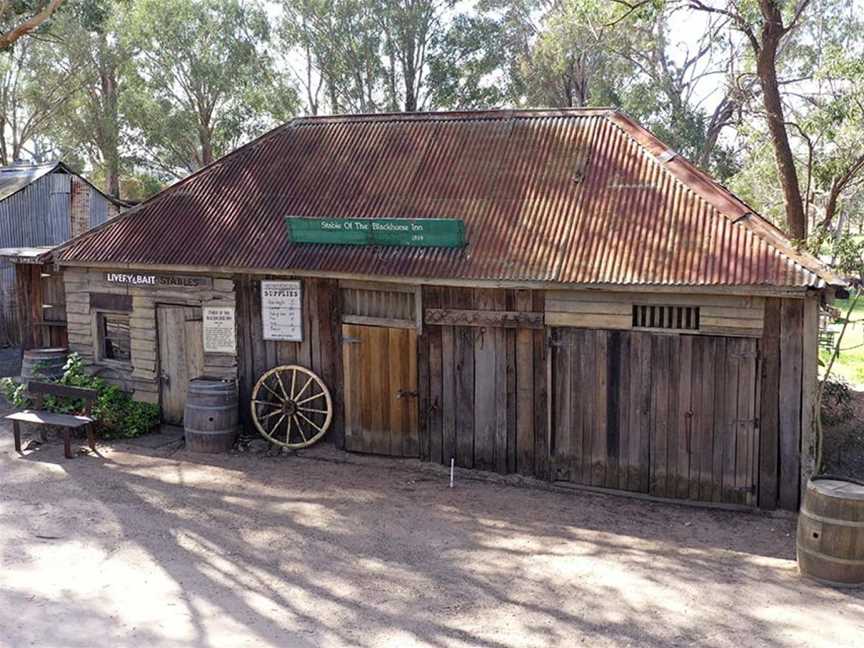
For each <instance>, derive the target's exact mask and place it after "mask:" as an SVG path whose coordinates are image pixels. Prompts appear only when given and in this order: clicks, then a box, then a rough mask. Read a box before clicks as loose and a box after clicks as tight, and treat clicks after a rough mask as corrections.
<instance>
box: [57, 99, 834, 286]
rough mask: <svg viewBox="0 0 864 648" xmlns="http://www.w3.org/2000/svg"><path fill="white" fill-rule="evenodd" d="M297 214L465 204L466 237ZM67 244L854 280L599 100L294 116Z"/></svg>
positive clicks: (196, 258) (431, 211) (103, 255)
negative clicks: (307, 230) (582, 105)
mask: <svg viewBox="0 0 864 648" xmlns="http://www.w3.org/2000/svg"><path fill="white" fill-rule="evenodd" d="M286 216H306V217H327V218H338V217H355V218H367V217H405V218H409V217H410V218H461V219H464V221H465V224H466V230H467V238H468V241H469V244H468V246H467V247H466V248H464V249H456V250H454V249H429V248H401V247H400V248H377V247H376V248H368V247H355V246H336V245H320V244H294V243H291V242H290V241H289V240H288V237H287V228H286V226H285V222H284V218H285V217H286ZM57 259H58V260H59V261H60V262H61V263H75V264H100V265H101V264H113V265H127V264H128V265H163V266H164V265H172V266H177V265H182V266H191V267H198V268H203V267H219V268H236V269H256V270H292V271H298V272H304V271H305V272H312V271H314V272H325V273H334V274H358V275H359V274H362V275H377V276H401V277H411V278H427V279H476V280H505V281H520V282H522V281H542V282H556V283H562V284H571V285H572V284H578V285H610V284H619V285H681V286H685V285H686V286H724V285H726V286H754V287H756V286H759V287H807V286H822V285H825V283H826V282H828V283H842V282H840V281H839V280H837V279H836V278H835V277H833V276H832V275H830V273H829V272H828V271H827V270H825V269H824V268H823V267H822V266H821V265H820V264H819V262H818V261H817V260H816V259H815V258H813V257H811V256H809V255H806V254H801V253H798V252H797V251H796V250H795V249H794V248H793V246H792V245H791V244H790V243H789V241H788V240H786V239H785V238H784V237H783V236H782V234H781V233H780V232H779V230H777V229H776V228H774V227H773V226H772V225H770V224H769V223H768V222H767V221H765V220H764V219H762V218H760V217H759V216H757V215H755V214H753V212H752V210H751V209H750V208H749V207H748V206H747V205H746V204H744V203H743V202H742V201H740V200H739V199H737V198H736V197H735V196H734V195H732V194H731V193H730V192H729V191H727V190H726V189H724V188H723V187H721V186H720V185H718V184H717V183H715V182H713V181H712V180H711V179H710V178H709V177H708V176H707V175H705V174H704V173H703V172H701V171H700V170H698V169H697V168H695V167H694V166H693V165H691V164H690V163H689V162H687V161H686V160H683V159H682V158H681V157H680V156H676V155H674V153H673V152H671V151H668V150H667V148H666V147H665V146H664V145H663V144H662V143H661V142H660V141H659V140H657V139H656V138H655V137H654V136H653V135H651V134H650V133H649V132H648V131H646V130H645V129H643V128H641V127H640V126H639V125H637V124H636V123H635V122H633V121H632V120H631V119H630V118H628V117H626V116H625V115H622V114H621V113H618V112H615V111H610V110H599V109H579V110H555V111H506V110H498V111H484V112H463V113H425V114H388V115H361V116H344V117H319V118H301V119H295V120H293V121H292V122H290V123H288V124H285V125H284V126H281V127H279V128H277V129H275V130H273V131H271V132H270V133H268V134H266V135H264V136H263V137H261V138H259V139H257V140H255V141H254V142H251V143H250V144H248V145H246V146H244V147H241V148H240V149H238V150H237V151H235V152H233V153H232V154H230V155H228V156H226V157H224V158H222V159H221V160H218V161H216V162H215V163H214V164H212V165H210V166H208V167H206V168H205V169H202V170H201V171H199V172H197V173H196V174H193V175H192V176H190V177H188V178H186V179H185V180H183V181H181V182H179V183H177V184H175V185H174V186H172V187H170V188H168V189H166V190H165V191H163V192H161V193H160V194H158V195H156V196H155V197H153V198H151V199H150V200H148V201H146V202H145V203H142V204H141V205H139V206H138V207H136V208H134V209H132V210H131V211H130V212H128V213H127V214H126V215H124V216H123V217H120V218H117V219H115V220H114V221H112V222H110V223H108V224H106V225H105V226H102V227H100V228H97V229H95V230H93V231H91V232H88V233H87V234H84V235H82V236H81V237H79V238H77V239H74V240H73V241H71V242H70V243H68V244H66V245H64V246H63V247H61V248H59V249H58V253H57Z"/></svg>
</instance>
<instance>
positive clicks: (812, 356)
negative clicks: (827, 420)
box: [799, 293, 819, 497]
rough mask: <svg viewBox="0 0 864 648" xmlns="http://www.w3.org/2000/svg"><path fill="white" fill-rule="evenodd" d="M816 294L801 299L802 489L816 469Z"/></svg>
mask: <svg viewBox="0 0 864 648" xmlns="http://www.w3.org/2000/svg"><path fill="white" fill-rule="evenodd" d="M818 299H819V297H818V295H817V294H815V293H808V295H807V296H806V297H805V299H804V313H803V318H804V320H803V322H802V327H803V330H802V354H803V356H802V365H801V381H802V382H801V482H800V483H801V486H800V488H801V493H800V495H799V497H803V495H804V489H805V488H806V487H807V482H808V481H809V480H810V478H811V477H812V476H813V474H814V473H815V472H816V468H817V466H816V451H817V448H816V446H817V443H818V439H817V438H816V417H817V416H819V412H817V411H816V405H817V403H816V389H817V382H818V378H819V377H818V371H819V301H818Z"/></svg>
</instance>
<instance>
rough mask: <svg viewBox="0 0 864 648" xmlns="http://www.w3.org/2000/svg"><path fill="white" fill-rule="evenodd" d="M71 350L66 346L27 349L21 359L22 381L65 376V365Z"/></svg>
mask: <svg viewBox="0 0 864 648" xmlns="http://www.w3.org/2000/svg"><path fill="white" fill-rule="evenodd" d="M68 355H69V350H68V349H65V348H61V347H58V348H53V349H27V350H26V351H25V352H24V357H23V358H22V359H21V382H25V383H26V382H28V381H29V380H31V379H33V380H58V379H59V378H62V377H63V365H65V364H66V357H67V356H68Z"/></svg>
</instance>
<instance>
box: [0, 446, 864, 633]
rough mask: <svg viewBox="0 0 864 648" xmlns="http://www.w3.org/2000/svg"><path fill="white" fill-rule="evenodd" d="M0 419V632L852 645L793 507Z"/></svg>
mask: <svg viewBox="0 0 864 648" xmlns="http://www.w3.org/2000/svg"><path fill="white" fill-rule="evenodd" d="M10 437H11V434H9V433H8V431H7V432H6V433H4V434H2V435H0V489H2V491H0V493H2V495H0V645H2V646H4V647H6V646H9V647H14V648H20V647H23V646H38V647H39V648H51V647H58V648H76V647H81V648H84V647H86V648H101V647H111V648H114V647H120V646H122V647H135V646H143V647H146V648H159V647H163V646H164V647H169V646H170V647H172V648H177V647H180V648H184V647H190V648H191V647H196V648H203V647H205V646H206V647H210V646H230V647H235V646H241V647H242V646H250V647H252V646H255V647H261V646H268V647H269V646H273V647H276V646H278V647H280V648H281V647H293V646H299V647H305V646H360V647H376V646H393V647H399V648H403V647H410V646H480V647H485V648H504V647H506V646H538V647H541V646H542V647H544V648H545V647H549V646H578V645H585V646H591V647H592V648H593V647H597V646H638V647H640V648H642V647H653V646H656V647H660V646H663V647H666V646H692V645H699V646H735V647H739V646H826V647H827V646H831V647H836V646H844V647H845V646H849V647H851V646H855V645H856V644H857V645H859V646H860V645H864V639H862V637H864V592H850V591H839V590H832V589H827V588H823V587H820V586H818V585H814V584H812V583H810V582H807V581H803V580H802V579H801V578H799V576H798V574H797V572H796V568H795V562H794V521H793V520H791V519H789V518H778V517H769V516H765V515H756V514H742V513H729V512H721V511H708V510H703V509H693V508H686V507H680V506H673V505H665V504H656V503H645V502H639V501H634V500H629V499H622V498H615V497H609V496H598V495H588V494H577V493H567V492H556V491H550V490H542V489H537V488H525V487H518V486H513V485H508V484H502V483H490V482H485V481H476V480H466V479H457V483H456V488H454V489H452V490H451V489H449V488H447V487H446V486H447V482H446V474H445V473H444V472H442V471H441V470H438V469H430V468H429V467H423V468H421V464H419V463H417V462H413V461H382V460H374V459H364V458H351V459H350V462H349V463H345V462H344V459H345V457H346V456H345V455H342V454H340V453H336V452H335V451H333V450H330V451H326V450H318V451H317V452H316V453H312V454H306V455H304V456H302V457H268V456H265V455H254V454H243V455H226V456H215V457H210V456H201V455H192V454H189V453H186V452H185V451H179V452H174V453H171V452H168V451H167V450H164V449H162V450H158V449H157V450H152V449H149V450H148V449H145V448H141V447H129V446H125V447H124V446H119V445H118V446H115V447H114V448H103V450H102V453H101V454H102V456H101V457H96V456H82V457H78V458H76V459H75V460H71V461H67V460H64V459H63V458H62V448H61V446H60V445H59V444H57V443H49V444H48V445H47V446H43V447H42V448H40V449H38V450H36V451H34V452H32V453H31V454H29V455H28V456H27V458H26V459H19V458H17V457H16V455H15V454H14V452H13V451H12V443H11V438H10Z"/></svg>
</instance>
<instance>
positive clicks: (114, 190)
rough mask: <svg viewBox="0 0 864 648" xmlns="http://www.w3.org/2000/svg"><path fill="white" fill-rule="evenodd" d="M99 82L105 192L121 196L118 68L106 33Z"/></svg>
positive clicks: (101, 42)
mask: <svg viewBox="0 0 864 648" xmlns="http://www.w3.org/2000/svg"><path fill="white" fill-rule="evenodd" d="M100 48H101V50H102V51H101V52H100V57H99V59H100V60H99V62H100V70H99V83H100V86H101V87H100V90H101V95H102V115H101V121H102V124H101V128H100V129H99V130H100V131H101V133H102V137H101V138H100V139H101V142H100V144H101V146H100V149H101V150H100V153H101V155H102V161H103V163H104V165H105V193H107V194H108V195H109V196H114V197H115V198H119V197H120V124H119V113H118V96H117V95H118V92H117V79H116V69H115V66H114V60H113V57H112V56H111V55H110V53H109V51H108V44H107V42H106V40H105V37H104V35H103V36H102V37H101V39H100Z"/></svg>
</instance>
